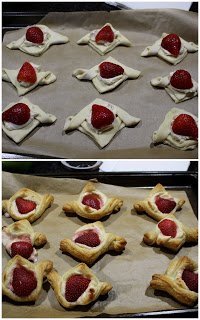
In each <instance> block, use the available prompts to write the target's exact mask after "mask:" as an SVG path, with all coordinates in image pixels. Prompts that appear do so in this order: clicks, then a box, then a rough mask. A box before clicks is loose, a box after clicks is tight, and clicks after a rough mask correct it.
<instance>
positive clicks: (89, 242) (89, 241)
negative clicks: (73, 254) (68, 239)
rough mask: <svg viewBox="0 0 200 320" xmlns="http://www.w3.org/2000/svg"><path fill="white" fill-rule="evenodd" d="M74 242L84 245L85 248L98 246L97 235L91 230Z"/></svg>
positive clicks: (84, 232)
mask: <svg viewBox="0 0 200 320" xmlns="http://www.w3.org/2000/svg"><path fill="white" fill-rule="evenodd" d="M75 242H76V243H81V244H85V245H86V246H88V247H92V248H93V247H97V246H98V245H99V244H100V239H99V236H98V234H97V233H96V232H94V231H93V230H86V231H83V233H82V234H81V235H79V236H78V237H77V238H76V239H75Z"/></svg>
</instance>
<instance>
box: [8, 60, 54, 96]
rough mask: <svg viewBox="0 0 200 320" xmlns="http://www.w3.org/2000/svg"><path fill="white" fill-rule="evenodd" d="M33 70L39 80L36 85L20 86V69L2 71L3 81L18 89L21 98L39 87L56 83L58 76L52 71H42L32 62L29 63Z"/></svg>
mask: <svg viewBox="0 0 200 320" xmlns="http://www.w3.org/2000/svg"><path fill="white" fill-rule="evenodd" d="M29 63H30V64H31V65H32V66H33V68H34V69H35V72H36V76H37V80H36V82H35V83H34V84H31V85H30V86H28V87H23V86H22V85H20V83H19V82H18V81H17V75H18V73H19V70H20V69H21V67H20V68H19V69H16V70H10V69H5V68H3V69H2V79H3V81H7V82H11V83H12V84H13V86H14V87H15V88H16V89H17V93H18V95H19V96H23V95H24V94H26V93H27V92H29V91H31V90H33V89H34V88H35V87H37V86H38V85H45V84H46V85H47V84H50V83H52V82H54V81H56V76H55V75H54V74H53V73H52V72H51V71H42V69H41V66H39V65H36V64H34V63H32V62H29Z"/></svg>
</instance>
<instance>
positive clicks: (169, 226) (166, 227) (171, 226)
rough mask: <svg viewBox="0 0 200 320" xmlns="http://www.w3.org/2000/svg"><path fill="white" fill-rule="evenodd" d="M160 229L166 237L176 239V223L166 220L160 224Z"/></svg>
mask: <svg viewBox="0 0 200 320" xmlns="http://www.w3.org/2000/svg"><path fill="white" fill-rule="evenodd" d="M158 228H159V229H160V231H161V232H162V234H164V235H165V236H170V237H172V238H175V237H176V231H177V226H176V223H175V222H174V221H172V220H169V219H164V220H162V221H161V222H159V223H158Z"/></svg>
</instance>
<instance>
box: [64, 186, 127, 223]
mask: <svg viewBox="0 0 200 320" xmlns="http://www.w3.org/2000/svg"><path fill="white" fill-rule="evenodd" d="M122 204H123V201H122V200H121V199H118V198H108V197H107V196H106V195H105V194H104V193H103V192H101V191H99V190H98V189H96V186H95V184H94V183H92V182H88V183H87V184H86V185H85V187H84V188H83V190H82V191H81V193H80V195H79V197H78V199H77V200H74V201H69V202H67V203H65V204H64V206H63V210H64V211H65V212H72V213H73V212H74V213H76V214H77V215H79V216H81V217H84V218H87V219H89V220H99V219H101V218H103V217H105V216H107V215H109V214H111V213H112V212H116V211H119V210H120V208H121V206H122Z"/></svg>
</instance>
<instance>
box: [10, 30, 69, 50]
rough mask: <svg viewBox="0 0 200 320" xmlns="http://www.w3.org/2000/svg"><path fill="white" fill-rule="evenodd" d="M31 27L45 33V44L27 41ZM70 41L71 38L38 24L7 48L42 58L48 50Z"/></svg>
mask: <svg viewBox="0 0 200 320" xmlns="http://www.w3.org/2000/svg"><path fill="white" fill-rule="evenodd" d="M30 27H37V28H39V29H40V30H42V32H43V37H44V39H43V42H42V43H40V44H38V43H33V42H30V41H28V40H27V39H26V31H27V30H28V29H29V28H30ZM68 41H69V38H68V37H66V36H63V35H61V34H59V33H58V32H55V31H53V30H51V29H50V28H48V27H47V26H45V25H42V24H36V25H34V26H28V27H27V28H26V29H25V34H24V35H23V36H22V37H21V38H20V39H18V40H16V41H12V42H10V43H9V44H7V48H9V49H19V50H21V51H23V52H25V53H27V54H30V55H31V56H41V55H42V54H43V53H44V52H45V51H47V50H48V48H49V47H50V46H52V45H54V44H61V43H67V42H68Z"/></svg>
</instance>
